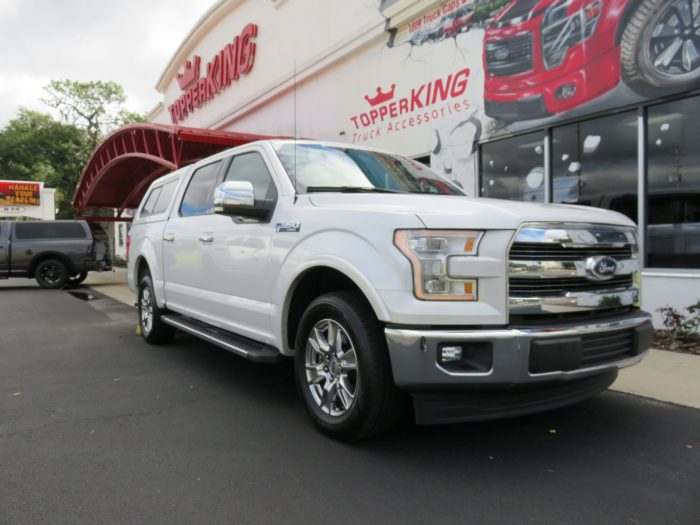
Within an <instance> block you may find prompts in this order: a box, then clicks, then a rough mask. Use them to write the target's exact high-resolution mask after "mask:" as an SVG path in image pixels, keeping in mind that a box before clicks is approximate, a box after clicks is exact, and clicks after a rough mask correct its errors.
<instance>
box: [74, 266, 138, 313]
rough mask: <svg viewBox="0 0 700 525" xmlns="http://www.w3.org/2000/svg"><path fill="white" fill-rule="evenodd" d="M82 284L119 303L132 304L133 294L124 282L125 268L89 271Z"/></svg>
mask: <svg viewBox="0 0 700 525" xmlns="http://www.w3.org/2000/svg"><path fill="white" fill-rule="evenodd" d="M83 285H84V286H87V287H89V288H92V289H93V290H95V291H96V292H100V293H101V294H102V295H106V296H107V297H111V298H112V299H116V300H117V301H119V302H121V303H125V304H128V305H129V306H133V305H134V294H133V293H131V290H129V286H128V285H127V284H126V268H114V270H113V271H111V272H90V273H88V276H87V279H85V281H84V282H83Z"/></svg>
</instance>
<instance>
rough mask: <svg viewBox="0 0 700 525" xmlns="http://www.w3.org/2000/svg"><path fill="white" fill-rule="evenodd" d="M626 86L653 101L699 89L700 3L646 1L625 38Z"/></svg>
mask: <svg viewBox="0 0 700 525" xmlns="http://www.w3.org/2000/svg"><path fill="white" fill-rule="evenodd" d="M620 59H621V63H622V75H623V77H624V80H625V83H626V84H627V85H628V86H629V87H631V88H632V89H634V90H635V91H637V92H638V93H639V94H641V95H644V96H648V97H653V96H658V95H664V94H669V93H672V92H674V91H680V90H686V89H690V88H692V87H696V86H699V85H700V2H698V1H697V0H670V1H669V0H643V1H642V2H640V3H639V5H638V7H637V8H636V11H635V12H634V14H633V15H632V17H631V18H630V20H629V22H628V23H627V26H626V27H625V30H624V32H623V34H622V41H621V46H620Z"/></svg>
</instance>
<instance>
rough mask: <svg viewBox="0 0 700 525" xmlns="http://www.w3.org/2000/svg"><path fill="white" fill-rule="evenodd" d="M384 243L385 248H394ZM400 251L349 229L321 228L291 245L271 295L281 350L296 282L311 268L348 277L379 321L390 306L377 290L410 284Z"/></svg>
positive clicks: (286, 346) (286, 349)
mask: <svg viewBox="0 0 700 525" xmlns="http://www.w3.org/2000/svg"><path fill="white" fill-rule="evenodd" d="M394 249H395V248H394V246H393V245H387V250H394ZM399 255H400V254H399V253H398V252H397V253H396V254H391V252H389V253H381V252H380V251H379V250H377V248H375V246H374V245H373V244H372V243H371V242H369V241H367V240H366V239H364V238H362V237H360V236H359V235H357V234H356V233H354V232H349V231H324V232H320V233H316V234H312V235H310V236H309V237H306V238H305V239H304V240H303V241H301V242H300V243H298V244H297V245H295V246H294V248H293V249H292V250H291V251H290V252H289V253H288V254H287V256H286V257H285V259H284V260H283V261H282V263H281V267H280V272H279V279H278V286H277V288H276V289H275V292H274V294H275V295H274V297H273V301H272V303H273V319H274V320H275V322H274V323H273V327H272V329H273V332H274V333H275V337H276V338H278V340H279V341H280V342H281V347H282V349H283V350H282V352H283V353H284V354H287V355H289V354H290V353H291V352H290V350H289V348H288V344H287V326H286V320H287V316H288V313H289V306H290V303H291V299H292V297H293V295H294V291H295V289H296V286H297V283H298V282H299V281H300V280H301V277H302V276H303V275H304V274H305V273H306V272H308V271H309V270H312V269H313V268H319V267H326V268H331V269H333V270H336V271H338V272H340V273H342V274H343V275H345V276H346V277H348V278H349V279H350V280H351V281H352V282H353V283H355V285H356V286H357V287H358V288H359V289H360V291H361V292H362V294H363V295H364V296H365V298H366V299H367V301H368V302H369V304H370V306H371V307H372V310H373V311H374V314H375V315H376V316H377V319H379V320H380V321H388V320H389V310H388V309H387V307H386V305H385V303H384V301H383V300H382V298H381V295H380V292H379V290H382V289H384V290H397V289H405V288H406V287H407V286H408V287H410V286H411V274H410V271H409V272H407V271H406V263H405V262H404V261H402V260H401V259H400V258H399Z"/></svg>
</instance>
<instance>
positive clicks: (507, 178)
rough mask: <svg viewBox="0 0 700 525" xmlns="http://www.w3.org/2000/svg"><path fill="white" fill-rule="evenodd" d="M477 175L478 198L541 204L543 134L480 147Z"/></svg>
mask: <svg viewBox="0 0 700 525" xmlns="http://www.w3.org/2000/svg"><path fill="white" fill-rule="evenodd" d="M481 174H482V176H481V196H482V197H492V198H495V199H510V200H518V201H528V202H544V134H543V133H542V132H538V133H528V134H527V135H519V136H517V137H513V138H510V139H507V140H499V141H495V142H490V143H488V144H484V145H482V147H481Z"/></svg>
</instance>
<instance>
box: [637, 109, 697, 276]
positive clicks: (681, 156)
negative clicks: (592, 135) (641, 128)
mask: <svg viewBox="0 0 700 525" xmlns="http://www.w3.org/2000/svg"><path fill="white" fill-rule="evenodd" d="M699 121H700V97H692V98H688V99H684V100H677V101H673V102H668V103H666V104H660V105H658V106H653V107H651V108H649V112H648V126H649V129H648V140H647V154H648V175H647V177H648V179H647V185H648V196H647V206H648V211H647V217H648V226H647V257H648V259H647V266H649V267H656V268H700V146H699V145H698V144H700V140H699V139H700V132H699V131H698V129H699V128H698V122H699Z"/></svg>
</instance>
